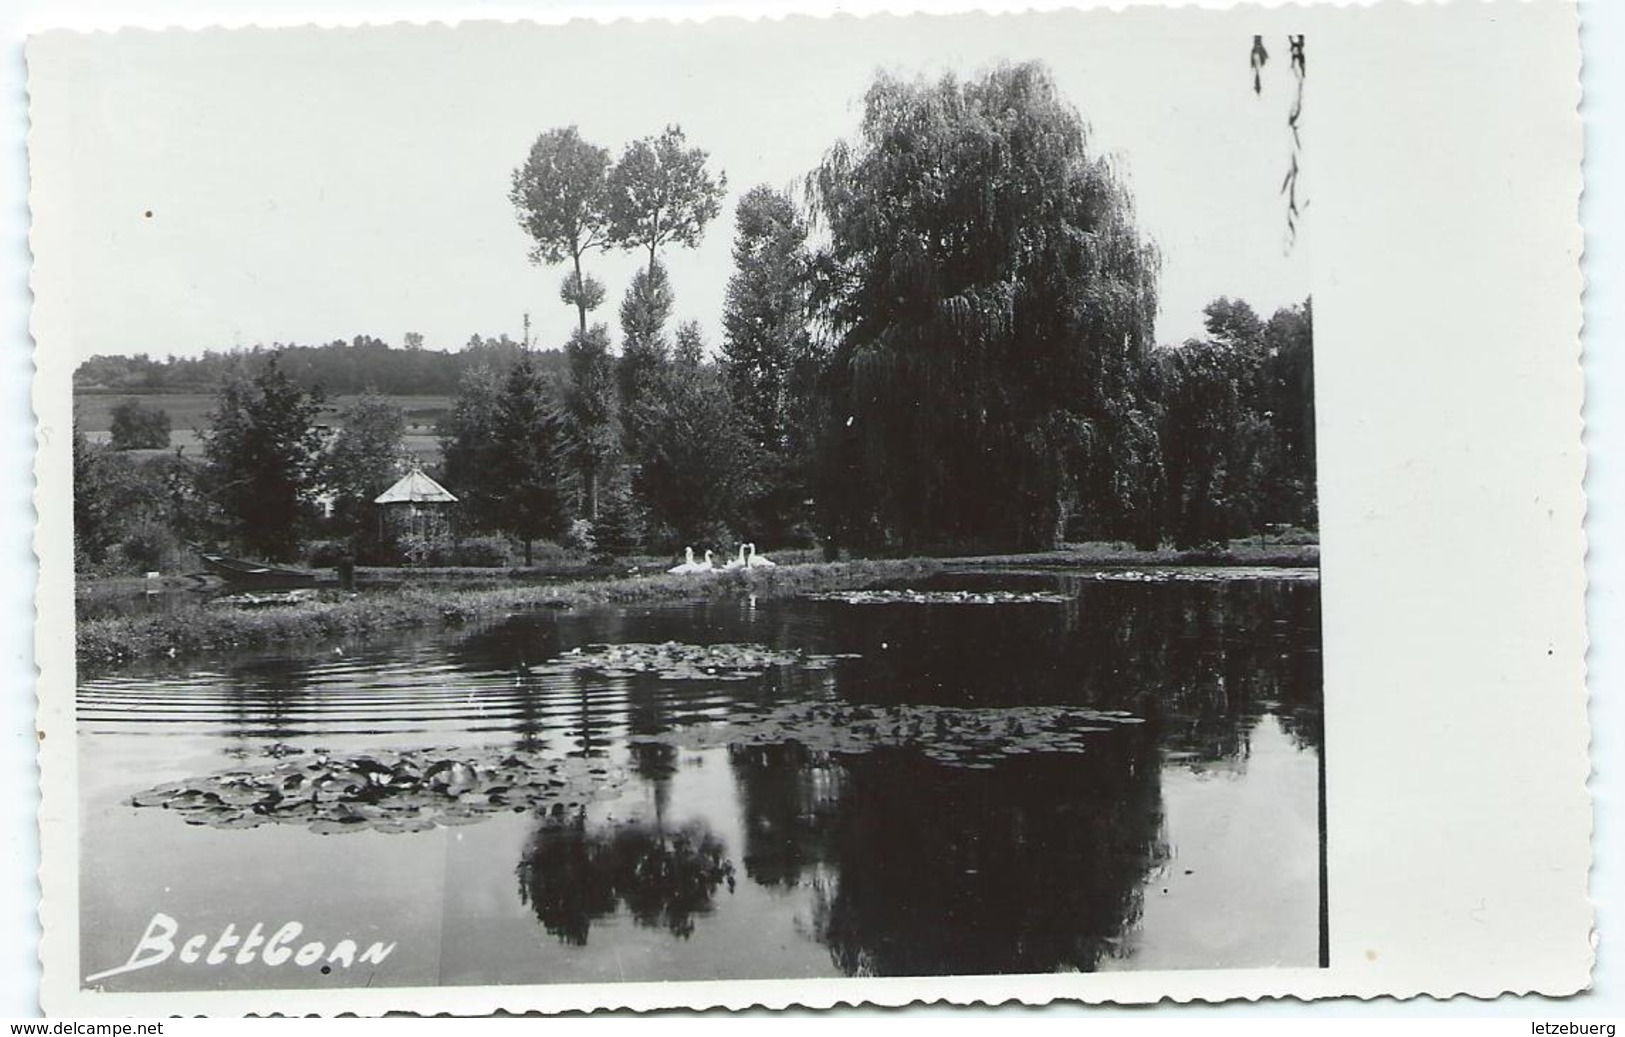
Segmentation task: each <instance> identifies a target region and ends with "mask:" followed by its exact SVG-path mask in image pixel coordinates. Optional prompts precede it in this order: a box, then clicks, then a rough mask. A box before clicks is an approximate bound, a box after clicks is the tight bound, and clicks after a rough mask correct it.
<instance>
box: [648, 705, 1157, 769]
mask: <svg viewBox="0 0 1625 1037" xmlns="http://www.w3.org/2000/svg"><path fill="white" fill-rule="evenodd" d="M1141 723H1144V720H1143V719H1142V718H1140V717H1136V716H1134V715H1132V714H1130V713H1126V712H1124V711H1122V710H1098V709H1083V708H1074V707H1068V706H1006V707H1001V708H996V709H960V708H954V707H948V706H933V705H892V706H870V705H859V704H852V703H844V702H820V703H795V704H789V705H782V706H777V707H773V708H767V709H760V710H751V711H747V712H743V713H740V714H737V715H736V716H734V717H732V718H730V719H729V720H727V721H721V722H716V723H711V724H706V725H703V726H698V727H690V728H685V729H683V730H682V731H681V732H680V733H679V735H678V737H679V738H680V739H681V740H682V742H683V744H684V745H685V746H689V747H692V748H708V747H711V746H719V745H728V746H740V745H769V744H778V743H787V742H795V743H799V744H800V745H802V746H804V747H806V748H807V749H809V750H811V751H813V752H820V753H825V752H827V753H864V752H871V751H873V750H876V749H884V748H914V749H917V750H918V751H919V752H921V753H922V754H923V755H925V756H926V757H928V758H930V759H932V760H935V761H937V762H939V763H944V764H949V765H952V766H958V767H971V768H978V769H985V768H989V767H992V766H993V764H994V763H995V762H997V761H998V760H1001V759H1005V758H1007V757H1011V756H1020V755H1025V754H1027V753H1039V752H1049V753H1054V752H1083V751H1085V749H1086V746H1087V744H1088V738H1089V736H1090V735H1093V734H1099V733H1101V732H1106V731H1111V730H1114V729H1117V728H1121V727H1124V726H1130V725H1135V724H1141Z"/></svg>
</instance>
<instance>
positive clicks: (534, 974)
mask: <svg viewBox="0 0 1625 1037" xmlns="http://www.w3.org/2000/svg"><path fill="white" fill-rule="evenodd" d="M1221 575H1222V574H1221ZM1248 575H1249V578H1247V579H1222V578H1214V579H1202V580H1196V581H1169V580H1162V579H1145V580H1123V579H1106V580H1102V579H1093V578H1089V577H1087V576H1080V575H1078V574H1067V573H1054V572H1034V571H1027V572H1006V573H989V572H978V573H966V574H958V575H947V576H942V577H938V578H936V579H934V580H932V581H927V582H924V583H921V584H918V585H916V586H917V587H918V588H919V589H922V590H965V591H993V590H999V591H1041V592H1044V593H1045V594H1046V595H1047V596H1048V597H1049V598H1050V599H1053V597H1054V596H1055V595H1056V594H1059V595H1060V597H1061V598H1062V599H1063V600H1059V601H1056V600H1043V601H1033V602H1022V601H1017V602H1002V603H998V604H969V603H958V604H955V603H943V602H935V603H930V604H921V603H881V604H875V603H865V604H848V603H844V602H840V601H810V600H781V601H767V600H763V601H760V602H753V601H749V600H739V601H726V602H718V603H707V604H681V605H661V606H655V607H635V608H604V609H595V610H582V611H577V612H564V613H547V614H539V615H527V616H519V617H514V618H512V619H510V620H509V621H507V622H503V623H499V624H494V625H491V626H487V627H483V628H479V629H475V630H472V631H464V632H460V633H450V634H445V635H436V636H432V637H429V636H423V635H413V636H411V637H401V638H393V639H387V640H385V639H375V640H371V641H368V642H365V643H364V644H357V645H344V646H336V645H330V646H326V647H324V648H321V649H319V650H316V651H309V652H306V653H305V654H299V655H282V656H270V655H261V656H257V657H252V658H241V659H228V660H222V661H217V662H213V663H210V664H208V665H206V666H204V667H201V668H193V669H189V670H175V669H172V670H170V671H163V670H156V669H154V670H148V671H135V670H128V671H123V672H121V673H120V674H118V675H116V676H110V677H104V678H100V679H95V680H90V681H87V682H86V683H84V684H83V686H82V687H81V688H80V691H79V729H80V734H81V738H80V747H81V751H80V777H79V782H80V801H81V804H82V807H81V809H82V815H81V825H82V828H81V832H82V840H81V850H82V861H81V884H82V885H81V919H82V931H81V941H82V947H81V962H82V965H83V974H85V975H92V974H96V973H101V972H105V971H107V970H111V969H115V968H117V967H118V966H120V965H123V964H126V963H127V962H129V961H130V959H131V958H132V954H133V953H136V952H137V945H138V943H139V942H140V941H141V940H142V937H143V935H144V934H149V935H151V936H152V940H151V942H150V943H149V945H148V947H147V949H146V950H145V951H143V952H141V953H136V957H137V958H138V959H141V958H153V959H156V958H158V957H160V956H163V949H164V947H165V946H166V945H167V946H169V947H171V948H172V950H171V953H169V954H168V955H167V956H166V957H164V960H163V961H162V962H161V963H158V964H154V965H151V966H149V967H139V968H133V969H130V970H128V971H125V972H122V973H117V974H114V975H111V976H106V977H104V978H102V979H99V980H97V981H96V984H95V985H98V986H103V987H105V988H106V989H109V990H164V989H175V988H187V989H200V988H203V989H206V988H215V987H218V988H240V987H323V986H352V985H361V984H371V985H401V984H411V985H427V984H436V983H460V984H461V983H477V984H486V983H546V982H592V981H604V980H620V979H626V980H645V979H713V978H730V979H732V978H781V977H804V976H828V975H918V974H953V973H993V972H1051V971H1057V970H1084V971H1088V970H1096V969H1150V968H1158V969H1160V968H1213V967H1252V966H1269V965H1276V964H1280V965H1292V966H1313V965H1315V964H1316V962H1317V957H1318V947H1319V941H1320V929H1319V926H1320V921H1319V918H1320V864H1319V846H1320V843H1319V839H1320V828H1319V820H1318V815H1319V807H1320V799H1319V795H1320V794H1319V783H1318V776H1319V755H1320V746H1321V738H1322V734H1321V663H1320V606H1319V600H1320V599H1319V585H1318V583H1316V582H1314V581H1312V580H1306V579H1302V578H1299V579H1260V578H1256V575H1257V574H1248ZM1298 575H1299V576H1300V577H1301V576H1302V575H1303V574H1298ZM668 641H671V642H678V643H680V644H685V645H719V646H720V645H757V646H764V647H766V648H768V649H774V650H779V651H784V652H792V651H793V652H799V653H802V654H804V655H807V656H840V658H834V659H828V660H824V661H822V662H821V663H819V664H818V665H816V666H807V665H788V666H784V665H781V666H770V667H766V668H765V669H761V670H758V671H752V673H753V675H752V674H746V675H744V676H743V677H741V674H740V673H736V672H730V671H728V670H726V669H720V670H717V671H716V672H715V673H708V672H706V670H705V669H704V668H703V667H702V668H700V669H699V670H698V671H691V672H683V673H677V672H665V673H664V674H662V673H661V672H658V670H656V671H650V672H616V671H614V670H613V668H610V667H601V668H600V669H597V670H589V669H572V668H570V666H568V665H563V664H562V663H563V662H566V661H568V660H570V659H572V658H577V656H572V655H571V654H570V653H572V651H573V650H576V649H583V650H585V651H588V652H591V651H593V649H592V648H591V646H593V645H596V644H604V643H610V644H625V643H640V644H650V643H661V642H668ZM606 670H607V671H609V672H606ZM668 671H670V668H669V667H668ZM936 707H954V708H955V709H956V710H958V711H959V712H957V713H954V714H952V715H953V716H955V717H958V718H959V720H961V721H962V720H964V718H975V722H976V723H977V724H983V725H984V726H985V724H994V725H996V724H998V723H1001V722H1002V723H1005V724H1006V728H1008V729H1010V730H1018V731H1020V730H1023V729H1022V728H1021V727H1020V724H1019V723H1016V724H1015V725H1014V726H1011V722H1010V721H1009V720H1008V718H1009V717H1012V716H1029V715H1032V714H1031V713H1021V712H1020V711H1019V710H1018V709H1017V708H1016V707H1076V708H1077V709H1080V710H1085V711H1099V712H1100V713H1101V714H1102V715H1107V719H1108V720H1110V721H1112V722H1109V723H1103V724H1100V725H1098V726H1089V727H1086V728H1083V729H1082V730H1086V731H1087V732H1088V733H1087V734H1085V735H1083V736H1081V741H1080V742H1079V744H1080V745H1081V749H1078V748H1074V749H1070V750H1067V751H1056V750H1055V749H1054V748H1053V746H1049V747H1046V746H1045V744H1043V743H1038V742H1035V743H1033V744H1032V745H1030V746H1025V747H1024V746H1023V745H1019V744H1018V745H1016V746H1015V748H1014V749H1013V750H1012V752H1011V753H1010V754H1009V755H1006V756H1003V757H1001V758H998V759H997V760H996V761H994V762H987V761H986V760H984V759H982V758H979V757H978V758H974V759H973V758H972V757H969V756H967V757H966V758H965V762H969V763H972V765H971V766H965V765H962V764H961V763H958V762H952V761H951V760H950V762H942V761H943V759H944V757H943V756H942V753H941V752H937V753H936V754H935V755H927V753H925V752H923V751H922V748H924V747H926V746H929V745H930V744H931V743H932V742H933V740H935V741H937V742H940V743H942V745H943V746H946V747H947V749H949V750H952V749H953V748H954V745H955V744H956V742H959V741H964V738H965V736H962V735H961V734H959V733H956V732H955V731H951V730H947V729H945V728H944V727H942V726H940V725H941V724H942V721H940V720H937V721H936V723H937V724H938V725H939V726H937V727H935V728H933V727H932V726H931V724H932V718H934V717H937V716H938V715H939V714H940V712H941V711H940V710H938V709H936ZM804 708H805V710H811V711H812V712H815V713H817V714H818V715H819V716H826V717H830V716H832V717H836V718H838V719H839V722H840V723H841V724H843V725H849V726H850V725H853V724H855V721H853V719H852V718H853V717H854V716H869V715H871V713H872V714H873V715H874V716H875V717H877V718H879V721H877V722H878V723H881V726H884V724H883V722H884V721H885V719H886V718H887V717H890V718H892V722H893V726H894V727H897V726H898V725H899V724H900V725H901V728H900V729H901V730H903V732H904V733H903V735H902V736H898V737H893V738H890V739H889V740H888V739H881V740H879V741H876V742H875V743H874V744H873V745H871V746H868V747H865V746H862V745H860V746H858V749H859V750H861V751H854V746H853V742H852V737H860V736H859V735H853V734H852V732H851V731H848V732H846V734H845V735H843V736H842V737H841V738H836V739H835V741H834V742H832V741H830V738H831V737H833V736H826V735H825V734H820V733H818V732H813V731H811V730H810V729H809V730H808V731H807V732H803V733H801V734H800V735H799V736H797V737H795V738H793V739H792V738H789V737H787V736H784V735H783V732H782V731H778V733H773V732H767V733H766V734H764V733H763V730H761V729H757V730H754V731H753V732H752V731H747V729H746V728H744V727H737V728H726V727H719V725H720V724H723V723H726V722H729V721H730V720H732V721H734V723H736V724H737V723H738V720H737V718H738V717H740V716H743V715H747V714H749V715H761V714H764V713H766V712H771V711H772V710H774V709H779V710H783V709H793V710H794V709H804ZM971 710H975V711H976V712H969V711H971ZM1039 712H1040V713H1043V711H1042V710H1040V711H1039ZM1053 712H1054V711H1051V713H1053ZM1043 715H1046V716H1048V715H1050V714H1049V713H1044V714H1043ZM899 717H901V718H903V719H902V720H901V721H898V720H897V718H899ZM921 717H924V718H925V719H924V720H923V721H922V720H921V719H920V718H921ZM1001 717H1002V718H1005V719H1004V720H1001V719H1000V718H1001ZM910 718H913V719H912V721H911V720H910ZM910 722H912V723H913V724H914V730H915V731H916V734H914V735H909V734H908V730H909V728H908V725H909V723H910ZM956 722H959V721H956ZM832 723H834V722H833V721H832ZM1029 723H1030V722H1029ZM922 725H923V727H922ZM875 726H876V725H875V724H864V725H858V726H857V727H856V728H854V730H860V734H861V731H868V730H870V729H871V728H873V727H875ZM729 730H737V732H738V733H739V735H740V737H739V738H738V739H737V740H736V739H734V738H731V737H729V736H728V734H727V732H728V731H729ZM700 731H705V732H709V734H708V735H707V736H706V737H700V736H699V735H698V734H697V732H700ZM718 731H722V732H723V734H722V736H721V737H719V736H718V734H717V732H718ZM881 733H882V734H884V732H883V731H882V732H881ZM1033 733H1035V734H1036V733H1037V732H1033ZM746 734H751V735H752V737H744V736H745V735H746ZM848 736H851V737H848ZM911 739H912V741H911ZM860 741H861V737H860ZM730 742H732V744H730ZM837 742H838V743H839V744H838V745H837V744H836V743H837ZM832 746H833V747H834V748H833V749H832ZM936 748H938V749H941V748H942V746H937V747H936ZM406 751H411V753H412V754H415V755H413V756H412V758H413V759H414V760H419V761H423V760H428V759H435V758H442V759H479V760H484V759H494V758H495V757H496V756H498V755H503V754H506V756H507V759H508V760H509V761H510V762H514V761H520V760H524V761H535V762H537V763H545V765H546V766H547V767H549V768H553V769H550V770H548V771H546V774H547V775H553V774H558V775H566V776H569V775H573V776H574V777H573V778H571V780H572V781H574V782H575V783H576V784H577V785H581V790H576V787H575V785H572V786H570V787H569V788H568V789H566V791H564V792H560V793H559V797H560V800H559V801H555V802H553V803H552V805H551V806H548V805H547V804H542V805H535V806H526V805H525V804H524V803H522V802H520V803H518V805H517V809H509V808H508V807H507V806H506V805H504V806H503V808H502V809H501V810H500V811H498V810H490V811H488V812H485V813H481V814H478V815H476V816H468V817H463V818H461V819H460V820H461V821H462V822H466V823H456V824H450V823H446V822H445V821H441V822H439V823H435V824H433V826H432V827H427V830H422V831H406V832H402V831H398V830H393V831H386V830H380V829H379V828H378V827H373V826H371V825H369V824H362V823H357V824H353V825H348V826H345V825H335V826H330V827H331V828H332V830H334V831H336V832H337V833H338V834H322V833H321V832H320V831H318V830H314V829H313V827H312V826H309V825H305V824H286V823H284V824H256V823H255V822H256V821H257V820H258V818H256V817H255V816H254V815H252V814H248V813H244V814H241V815H240V816H241V817H242V818H245V819H246V820H243V821H240V822H239V821H233V822H232V823H231V824H226V825H217V824H214V823H196V822H197V821H198V820H199V817H200V816H201V815H197V814H188V813H186V812H184V811H182V810H177V809H171V808H168V807H164V806H135V805H133V803H132V797H139V796H140V794H141V793H143V791H144V790H149V789H152V788H153V787H154V786H162V785H164V783H169V782H182V783H189V782H192V783H195V782H198V781H206V780H210V779H217V778H218V776H220V775H223V774H227V773H230V772H234V771H236V772H243V771H260V772H263V771H266V770H268V769H270V768H277V767H281V768H293V767H299V766H305V764H304V763H303V762H302V761H306V760H316V759H318V758H326V757H324V756H323V755H322V754H328V755H329V756H331V757H333V758H340V757H342V758H346V759H357V758H361V757H363V756H366V755H367V754H372V757H375V758H377V759H383V760H385V761H386V762H387V761H388V760H390V759H404V758H405V757H401V756H400V755H399V754H401V753H403V752H406ZM391 754H395V755H393V756H392V755H391ZM312 767H314V765H312ZM442 770H443V773H449V772H445V771H444V769H442ZM538 773H540V772H538ZM555 784H560V785H562V784H564V782H563V781H562V780H560V781H555ZM543 787H545V786H543ZM452 791H453V792H457V790H456V789H455V788H454V789H453V790H452ZM574 791H584V794H581V795H574ZM567 792H568V793H570V794H571V795H572V796H573V798H571V800H570V802H569V803H568V804H566V803H564V802H562V799H563V797H564V796H565V795H566V793H567ZM479 794H480V795H483V794H484V790H483V789H481V790H480V792H479ZM508 794H511V793H506V792H505V791H504V790H502V789H498V790H497V792H496V793H494V794H493V798H494V799H496V798H500V797H501V796H503V795H508ZM471 795H473V793H465V794H464V798H467V797H468V796H471ZM177 802H179V801H177ZM482 802H483V801H482ZM503 802H504V804H506V801H505V800H504V801H503ZM256 809H258V808H256ZM340 809H342V808H340ZM211 816H214V817H237V816H239V815H231V814H229V813H228V812H226V811H225V810H224V808H220V809H218V810H216V812H215V814H213V815H211ZM347 820H355V818H348V819H347ZM317 827H319V826H317ZM160 913H161V914H163V915H165V916H167V917H168V918H170V919H173V920H174V923H175V925H174V933H173V935H172V936H170V935H168V933H167V930H166V929H165V928H164V926H163V924H160V925H159V926H158V927H157V929H151V928H150V927H152V926H153V919H154V916H155V915H158V914H160ZM288 923H298V925H299V927H300V929H299V931H298V934H297V936H288V935H285V937H284V939H283V940H282V941H281V942H280V944H279V946H281V947H283V948H285V949H286V950H290V951H297V950H299V949H300V948H302V947H305V946H306V945H307V944H312V943H320V944H321V945H322V947H321V949H320V950H319V951H318V952H304V953H302V954H301V958H303V959H308V963H302V961H301V960H300V959H290V960H284V961H280V963H277V964H272V963H270V962H268V961H267V958H268V957H270V958H273V959H274V958H276V957H277V956H276V955H267V954H266V953H265V947H264V944H263V943H261V944H260V945H259V946H258V947H257V949H256V948H254V947H250V948H244V946H243V945H242V944H233V943H231V939H232V938H233V937H235V938H237V939H242V938H244V937H246V936H248V935H249V934H250V933H251V932H252V931H253V929H254V927H255V926H256V925H257V926H259V927H260V939H261V940H266V939H269V938H270V937H272V936H273V934H275V933H277V932H279V931H282V932H284V933H285V934H287V933H291V930H289V929H287V928H286V926H287V924H288ZM227 926H231V927H232V929H231V933H230V936H228V938H227V940H226V941H225V944H224V945H223V946H222V947H221V948H220V949H219V952H218V953H217V954H216V955H215V958H216V962H217V963H215V964H211V963H210V961H209V954H208V952H209V951H211V950H214V949H215V947H216V944H218V943H220V939H219V938H220V936H221V934H222V932H223V931H225V930H226V929H227ZM149 930H150V932H149ZM188 939H193V943H192V945H191V946H192V948H193V951H192V952H190V953H188V954H183V953H181V951H182V949H183V947H185V946H186V941H187V940H188ZM345 940H352V941H354V945H353V947H351V948H349V949H348V950H347V949H346V948H345V947H344V946H343V941H345ZM374 942H377V943H379V944H381V945H383V946H385V947H387V946H388V945H390V944H393V945H394V946H393V949H391V950H389V951H388V953H387V955H386V956H384V958H383V960H382V962H381V963H379V962H372V963H367V962H354V961H352V959H353V958H354V957H355V952H356V949H363V950H364V949H365V948H367V947H368V946H369V945H371V944H372V943H374ZM186 957H192V958H195V959H196V960H195V961H185V960H182V959H183V958H186ZM324 969H325V971H324Z"/></svg>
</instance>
